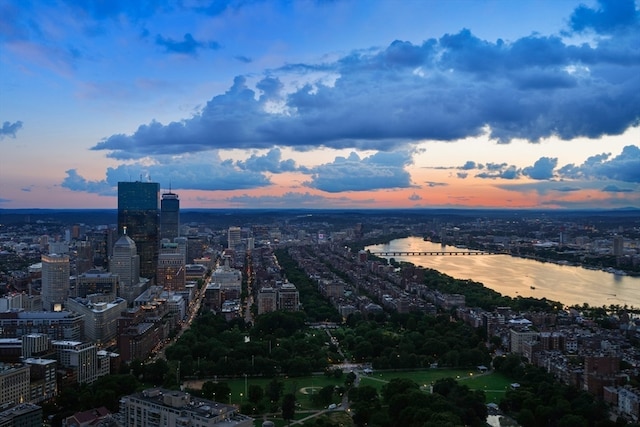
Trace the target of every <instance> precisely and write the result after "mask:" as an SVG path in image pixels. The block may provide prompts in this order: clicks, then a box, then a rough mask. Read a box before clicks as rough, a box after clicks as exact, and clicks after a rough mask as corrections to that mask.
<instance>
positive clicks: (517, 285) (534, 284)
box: [365, 237, 640, 308]
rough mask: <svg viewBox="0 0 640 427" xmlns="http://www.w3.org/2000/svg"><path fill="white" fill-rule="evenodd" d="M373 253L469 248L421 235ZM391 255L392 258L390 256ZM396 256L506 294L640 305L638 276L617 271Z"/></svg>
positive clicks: (503, 258)
mask: <svg viewBox="0 0 640 427" xmlns="http://www.w3.org/2000/svg"><path fill="white" fill-rule="evenodd" d="M365 249H366V250H369V251H371V252H383V251H386V252H391V251H397V252H411V251H422V252H429V251H465V249H458V248H455V247H453V246H445V247H444V248H443V247H441V246H440V244H439V243H432V242H427V241H424V240H423V239H422V238H420V237H408V238H405V239H397V240H393V241H391V242H389V243H386V244H382V245H372V246H367V247H366V248H365ZM387 258H389V257H387ZM393 258H395V259H396V261H408V262H411V263H413V264H415V265H420V266H423V267H427V268H433V269H434V270H438V271H440V272H441V273H444V274H447V275H449V276H452V277H455V278H456V279H471V280H473V281H476V282H481V283H483V284H484V285H485V286H486V287H488V288H491V289H493V290H495V291H497V292H500V293H501V294H502V295H507V296H511V297H517V296H531V297H536V298H543V297H545V298H547V299H550V300H554V301H560V302H562V303H563V304H565V305H574V304H580V305H581V304H582V303H585V302H586V303H588V304H589V305H591V306H598V307H599V306H602V305H607V306H608V305H610V304H620V305H625V304H626V305H629V306H634V307H636V308H637V307H640V277H631V276H619V275H614V274H611V273H607V272H604V271H597V270H587V269H585V268H582V267H574V266H565V265H557V264H553V263H542V262H538V261H533V260H530V259H524V258H517V257H511V256H508V255H458V256H453V255H445V256H407V257H401V256H395V257H393Z"/></svg>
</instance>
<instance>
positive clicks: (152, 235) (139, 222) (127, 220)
mask: <svg viewBox="0 0 640 427" xmlns="http://www.w3.org/2000/svg"><path fill="white" fill-rule="evenodd" d="M159 194H160V184H158V183H157V182H140V181H135V182H119V183H118V232H119V233H123V234H127V235H128V236H129V237H130V238H131V239H132V240H133V241H134V242H135V243H136V246H137V249H138V254H139V255H140V275H141V276H142V277H145V278H151V277H153V276H154V275H155V273H156V263H157V260H158V246H159V242H160V238H159V237H160V221H159V220H160V210H159V197H158V196H159ZM125 230H126V232H125Z"/></svg>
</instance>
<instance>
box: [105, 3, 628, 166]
mask: <svg viewBox="0 0 640 427" xmlns="http://www.w3.org/2000/svg"><path fill="white" fill-rule="evenodd" d="M631 3H632V2H631ZM601 5H604V6H602V10H603V11H604V10H605V9H606V10H613V9H617V8H618V6H611V4H610V2H607V3H601ZM626 5H627V6H626V7H629V3H628V2H627V3H626ZM605 6H606V7H605ZM612 8H613V9H612ZM580 10H581V9H578V10H577V11H576V16H578V15H579V16H581V18H580V20H579V21H580V22H583V24H581V25H582V26H579V25H578V24H577V23H576V22H577V21H575V22H574V29H575V30H578V29H579V28H587V27H586V23H587V22H592V23H594V22H595V21H596V18H595V17H594V16H591V17H583V16H582V15H581V14H583V13H584V12H580ZM603 13H604V12H603ZM607 13H609V12H607ZM597 16H600V15H597ZM607 16H608V15H607ZM576 19H578V18H576ZM589 19H590V21H589ZM603 19H604V18H603ZM568 31H569V33H568V34H569V36H570V35H572V34H573V33H571V31H572V29H571V28H569V30H568ZM634 35H637V33H633V34H631V35H628V34H625V33H624V32H614V33H611V34H610V35H609V36H608V37H607V38H601V39H599V40H598V42H597V43H595V44H593V45H589V44H582V45H575V44H569V43H565V42H564V41H563V39H562V38H561V37H559V36H541V35H537V34H534V35H530V36H527V37H523V38H520V39H517V40H514V41H512V42H505V41H503V40H497V41H495V42H492V41H487V40H482V39H480V38H478V37H476V36H475V35H473V34H472V33H471V32H470V31H469V30H462V31H460V32H458V33H455V34H445V35H443V36H442V37H440V38H438V39H429V40H426V41H424V42H423V43H421V44H415V43H411V42H407V41H401V40H397V41H394V42H393V43H391V44H390V45H389V46H387V47H386V48H382V49H373V48H364V49H361V50H358V51H353V52H350V53H347V54H345V55H343V56H342V57H339V58H337V59H335V60H333V61H327V62H322V63H298V64H287V65H285V66H283V67H281V68H276V69H270V70H268V71H265V75H267V77H265V78H264V79H263V80H262V81H259V82H258V83H257V84H255V85H250V84H249V83H248V82H247V78H245V77H244V76H237V77H236V79H235V80H234V83H233V84H232V85H231V87H230V88H229V89H228V90H227V91H226V92H225V93H224V94H220V95H217V96H214V97H212V98H211V99H210V101H209V102H208V103H207V104H206V106H205V107H204V108H203V109H202V110H201V111H200V112H199V113H198V114H196V115H195V116H193V117H190V118H185V119H184V120H179V121H175V122H171V123H167V124H161V123H159V122H157V121H153V120H151V118H150V120H151V121H150V123H149V124H143V125H141V126H140V127H139V128H138V130H137V131H135V132H133V133H132V134H115V135H111V136H107V137H106V138H105V139H103V140H102V141H99V142H98V143H97V144H96V145H95V146H94V147H93V149H95V150H106V151H108V155H109V156H110V157H113V158H117V159H136V158H141V157H145V156H153V155H157V154H181V153H193V152H197V151H207V150H211V149H223V148H238V149H269V148H272V147H274V146H279V147H293V148H295V149H298V150H306V149H309V148H310V147H329V148H335V149H362V150H380V151H392V150H395V149H398V148H399V147H406V146H407V144H410V143H417V142H419V141H424V140H438V141H456V140H459V139H462V138H466V137H472V136H479V135H484V134H487V136H488V137H490V138H492V139H494V140H496V141H499V142H501V143H508V142H510V141H511V140H513V139H525V140H528V141H531V142H538V141H541V140H542V139H544V138H549V137H552V136H557V137H559V138H560V139H564V140H570V139H574V138H577V137H587V138H599V137H602V136H604V135H619V134H622V133H623V132H624V131H626V130H627V129H628V128H630V127H634V126H638V125H640V77H639V76H640V48H638V43H637V37H633V36H634ZM159 40H160V42H161V44H163V46H165V48H166V49H167V50H168V51H171V52H173V51H178V52H181V53H186V54H194V53H195V52H196V51H198V50H199V49H201V48H203V46H202V45H201V43H202V42H199V41H196V40H194V39H193V37H191V36H189V37H187V35H185V40H183V41H174V40H171V39H164V38H160V39H159ZM267 80H271V81H272V82H277V83H278V84H277V85H276V86H277V88H278V89H277V91H276V92H272V93H265V92H263V91H262V89H261V87H260V86H261V84H264V83H265V82H266V81H267ZM252 81H253V77H252ZM282 82H296V83H295V84H293V83H290V84H287V85H285V84H283V83H282Z"/></svg>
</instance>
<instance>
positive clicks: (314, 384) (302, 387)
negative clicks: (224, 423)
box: [186, 375, 345, 411]
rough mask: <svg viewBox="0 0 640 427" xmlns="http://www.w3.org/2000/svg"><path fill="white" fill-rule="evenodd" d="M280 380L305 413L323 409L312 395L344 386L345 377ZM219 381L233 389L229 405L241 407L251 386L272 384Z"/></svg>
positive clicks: (259, 380)
mask: <svg viewBox="0 0 640 427" xmlns="http://www.w3.org/2000/svg"><path fill="white" fill-rule="evenodd" d="M278 380H279V381H282V382H283V383H284V390H283V393H284V394H287V393H294V394H295V396H296V401H297V403H298V404H299V405H300V406H299V407H298V408H297V409H298V410H301V411H304V410H308V409H322V408H318V407H317V406H314V405H313V403H312V402H311V397H312V395H313V394H314V393H317V392H318V390H320V389H321V388H323V387H326V386H328V385H332V386H344V380H345V377H344V376H343V377H342V378H333V377H331V378H329V377H326V376H324V375H318V376H309V377H296V378H288V377H279V378H278ZM219 381H220V382H225V383H227V385H229V388H230V389H231V396H230V402H229V403H231V404H232V405H240V404H242V403H244V402H246V399H247V394H246V392H247V390H248V389H249V387H250V386H251V385H259V386H260V387H262V389H263V390H264V388H265V387H266V385H267V384H269V382H271V378H251V377H248V378H247V380H246V383H245V379H244V378H235V379H220V380H219ZM186 386H187V387H190V388H194V389H200V388H201V387H202V385H201V384H199V385H196V384H191V385H186ZM245 386H246V390H245ZM338 402H339V400H337V401H336V402H335V403H338Z"/></svg>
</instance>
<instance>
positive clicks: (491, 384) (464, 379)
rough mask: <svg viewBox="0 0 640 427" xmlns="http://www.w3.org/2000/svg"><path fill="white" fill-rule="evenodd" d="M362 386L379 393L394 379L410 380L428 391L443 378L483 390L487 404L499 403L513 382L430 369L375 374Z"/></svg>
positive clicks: (493, 375) (494, 376) (363, 379)
mask: <svg viewBox="0 0 640 427" xmlns="http://www.w3.org/2000/svg"><path fill="white" fill-rule="evenodd" d="M360 378H361V380H360V384H361V385H370V386H373V387H375V388H376V389H377V390H378V392H380V391H381V390H382V386H383V385H385V384H386V383H388V382H389V381H390V380H391V379H393V378H408V379H410V380H413V381H415V382H416V383H418V384H419V385H420V386H421V388H423V389H425V390H428V387H429V386H430V385H431V384H432V383H433V382H435V381H437V380H439V379H441V378H454V379H455V380H457V381H459V382H460V383H461V384H464V385H466V386H468V387H469V388H470V389H472V390H483V391H484V392H485V396H486V402H487V403H490V402H493V403H498V402H499V401H500V399H502V397H503V396H504V393H505V392H506V391H507V389H508V388H509V384H511V381H510V380H509V379H507V378H506V377H504V376H503V375H501V374H498V373H495V372H491V373H489V374H484V375H480V374H479V373H478V372H477V371H475V372H474V371H472V370H468V369H467V370H460V369H428V370H423V371H410V372H374V373H373V374H371V375H369V376H364V375H363V376H361V377H360Z"/></svg>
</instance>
